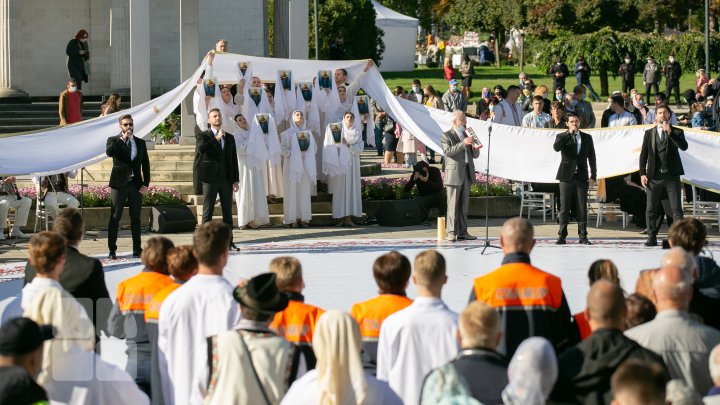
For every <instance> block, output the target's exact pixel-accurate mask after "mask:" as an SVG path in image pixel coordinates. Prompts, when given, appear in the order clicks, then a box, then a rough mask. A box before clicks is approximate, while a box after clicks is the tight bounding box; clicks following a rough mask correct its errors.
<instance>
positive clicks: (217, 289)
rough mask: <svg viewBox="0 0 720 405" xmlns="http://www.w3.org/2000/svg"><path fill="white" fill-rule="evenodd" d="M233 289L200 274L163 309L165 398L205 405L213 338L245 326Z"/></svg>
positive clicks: (160, 346)
mask: <svg viewBox="0 0 720 405" xmlns="http://www.w3.org/2000/svg"><path fill="white" fill-rule="evenodd" d="M232 292H233V287H232V286H231V285H230V284H229V283H228V282H227V281H226V280H225V279H224V278H223V277H222V276H214V275H205V274H198V275H196V276H194V277H193V278H191V279H190V280H188V281H187V282H186V283H185V284H183V285H182V286H181V287H180V288H178V289H177V290H175V292H173V293H172V294H170V295H169V296H168V297H167V298H166V299H165V301H164V302H163V304H162V306H161V307H160V317H159V321H158V349H159V355H158V363H159V366H160V377H161V380H162V389H163V396H164V398H165V401H166V402H167V403H170V404H172V403H174V404H176V405H190V404H200V403H202V399H203V397H204V396H205V394H206V392H205V391H206V389H207V381H202V378H200V376H201V375H202V374H204V373H203V372H202V370H204V368H205V367H206V365H207V337H208V336H212V335H217V334H220V333H222V332H224V331H227V330H230V329H232V328H233V327H234V326H235V325H236V324H237V323H238V322H239V320H240V312H239V310H238V306H237V303H236V302H235V300H234V299H233V296H232Z"/></svg>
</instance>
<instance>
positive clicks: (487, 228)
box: [465, 125, 501, 255]
mask: <svg viewBox="0 0 720 405" xmlns="http://www.w3.org/2000/svg"><path fill="white" fill-rule="evenodd" d="M491 135H492V125H491V126H489V127H488V149H487V162H486V163H487V165H486V166H485V240H484V241H483V244H482V245H478V246H471V247H467V248H465V250H471V249H477V248H479V247H480V246H482V248H483V250H482V251H481V252H480V254H481V255H484V254H485V250H487V248H489V247H491V248H495V249H501V247H500V246H495V245H493V244H492V243H490V226H489V222H488V221H489V218H490V214H489V207H490V139H491V137H492V136H491Z"/></svg>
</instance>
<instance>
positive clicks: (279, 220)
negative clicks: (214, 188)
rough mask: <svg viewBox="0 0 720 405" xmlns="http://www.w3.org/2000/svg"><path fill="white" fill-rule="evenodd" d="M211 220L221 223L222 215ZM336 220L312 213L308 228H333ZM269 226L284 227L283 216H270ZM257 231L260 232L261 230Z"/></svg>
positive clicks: (330, 216) (235, 223)
mask: <svg viewBox="0 0 720 405" xmlns="http://www.w3.org/2000/svg"><path fill="white" fill-rule="evenodd" d="M216 213H219V209H218V210H217V211H216ZM212 218H213V220H215V219H217V220H220V221H222V215H213V217H212ZM366 218H367V217H366V216H365V215H363V217H362V218H355V219H354V222H355V223H358V222H363V221H365V220H366ZM237 221H238V218H237V215H233V225H237ZM201 222H202V218H201V217H198V223H201ZM335 222H336V220H335V219H334V218H333V217H332V214H315V213H313V216H312V220H310V226H333V225H335ZM270 224H271V225H274V226H277V225H284V224H283V216H282V215H270ZM252 231H255V230H253V229H250V230H247V231H246V232H252ZM258 231H262V228H261V229H259V230H258Z"/></svg>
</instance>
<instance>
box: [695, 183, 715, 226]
mask: <svg viewBox="0 0 720 405" xmlns="http://www.w3.org/2000/svg"><path fill="white" fill-rule="evenodd" d="M692 196H693V202H692V216H693V217H695V218H711V219H712V220H713V221H717V226H718V228H719V229H720V202H718V201H702V200H700V197H699V196H698V192H697V188H696V187H695V186H692Z"/></svg>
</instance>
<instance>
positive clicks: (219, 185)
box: [202, 179, 233, 229]
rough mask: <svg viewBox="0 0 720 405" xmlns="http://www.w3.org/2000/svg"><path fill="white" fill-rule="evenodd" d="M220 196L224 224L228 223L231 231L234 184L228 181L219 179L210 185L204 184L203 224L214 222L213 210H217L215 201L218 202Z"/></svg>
mask: <svg viewBox="0 0 720 405" xmlns="http://www.w3.org/2000/svg"><path fill="white" fill-rule="evenodd" d="M218 194H219V195H220V209H221V210H222V217H223V222H224V223H226V224H227V225H228V226H229V227H230V229H232V228H233V221H232V198H233V191H232V183H230V182H229V181H228V180H227V179H218V180H215V181H213V182H210V183H205V182H203V197H204V201H203V214H202V222H203V224H204V223H205V222H210V221H212V217H213V210H214V209H215V201H217V197H218Z"/></svg>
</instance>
